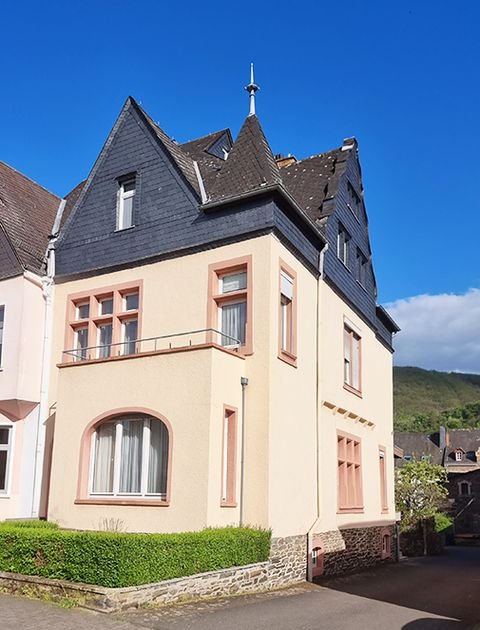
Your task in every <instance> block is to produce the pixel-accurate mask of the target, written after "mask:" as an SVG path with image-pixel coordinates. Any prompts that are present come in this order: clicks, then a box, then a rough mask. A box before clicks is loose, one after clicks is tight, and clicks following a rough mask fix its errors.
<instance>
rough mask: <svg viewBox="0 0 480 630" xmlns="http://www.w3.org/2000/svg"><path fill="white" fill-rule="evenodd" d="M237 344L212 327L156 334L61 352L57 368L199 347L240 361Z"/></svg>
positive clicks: (239, 344) (184, 350)
mask: <svg viewBox="0 0 480 630" xmlns="http://www.w3.org/2000/svg"><path fill="white" fill-rule="evenodd" d="M240 347H241V341H240V340H239V339H236V338H235V337H232V336H230V335H227V334H226V333H223V332H221V331H219V330H215V329H214V328H202V329H200V330H190V331H187V332H180V333H173V334H170V335H160V336H158V337H148V338H145V339H136V340H128V341H122V342H119V343H111V344H108V345H102V346H89V347H77V348H72V349H71V350H64V351H63V352H62V360H61V362H60V363H59V364H58V367H67V366H73V365H80V364H82V365H83V364H86V363H100V362H106V361H118V360H124V359H134V358H137V357H142V356H151V355H157V354H171V353H175V352H188V351H190V350H199V349H202V348H218V349H219V350H220V351H222V352H226V353H228V354H232V355H234V356H237V357H240V358H243V357H242V355H241V354H240V352H239V350H240Z"/></svg>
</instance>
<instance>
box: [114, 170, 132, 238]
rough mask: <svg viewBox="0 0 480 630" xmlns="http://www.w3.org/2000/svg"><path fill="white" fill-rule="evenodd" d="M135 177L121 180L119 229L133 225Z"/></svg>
mask: <svg viewBox="0 0 480 630" xmlns="http://www.w3.org/2000/svg"><path fill="white" fill-rule="evenodd" d="M135 190H136V184H135V177H134V176H133V177H129V178H128V179H125V180H123V181H121V182H120V184H119V190H118V203H117V230H125V229H126V228H129V227H132V226H133V200H134V198H135Z"/></svg>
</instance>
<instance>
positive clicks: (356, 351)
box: [343, 324, 361, 392]
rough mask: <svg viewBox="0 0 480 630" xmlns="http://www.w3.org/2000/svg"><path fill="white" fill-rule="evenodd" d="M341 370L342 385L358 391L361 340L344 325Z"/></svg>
mask: <svg viewBox="0 0 480 630" xmlns="http://www.w3.org/2000/svg"><path fill="white" fill-rule="evenodd" d="M343 337H344V342H343V347H344V351H343V352H344V353H343V369H344V374H343V378H344V383H345V385H347V386H348V387H350V388H352V389H355V390H356V391H358V392H359V391H360V389H361V371H360V343H361V338H360V335H358V334H357V333H356V332H355V331H353V330H352V329H351V328H349V326H347V325H346V324H345V326H344V330H343Z"/></svg>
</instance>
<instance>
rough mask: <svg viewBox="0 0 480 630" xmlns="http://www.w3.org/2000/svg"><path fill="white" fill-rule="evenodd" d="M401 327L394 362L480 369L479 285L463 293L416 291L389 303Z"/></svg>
mask: <svg viewBox="0 0 480 630" xmlns="http://www.w3.org/2000/svg"><path fill="white" fill-rule="evenodd" d="M385 308H386V309H387V310H388V312H389V313H390V315H391V316H392V317H393V319H394V320H395V321H396V322H397V323H398V325H399V326H400V327H401V329H402V331H401V332H400V333H398V334H397V335H396V336H395V341H394V347H395V355H394V361H395V365H413V366H417V367H423V368H426V369H431V370H442V371H447V372H473V373H480V289H469V290H468V291H467V292H466V293H464V294H461V295H455V294H447V293H445V294H441V295H417V296H415V297H411V298H406V299H401V300H396V301H395V302H391V303H390V304H386V305H385Z"/></svg>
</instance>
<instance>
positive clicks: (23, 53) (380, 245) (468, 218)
mask: <svg viewBox="0 0 480 630" xmlns="http://www.w3.org/2000/svg"><path fill="white" fill-rule="evenodd" d="M3 11H4V17H5V20H2V21H3V23H4V28H3V29H2V38H1V40H0V54H1V57H0V58H1V59H2V82H1V86H2V98H1V99H0V114H1V116H0V138H1V151H0V159H2V160H4V161H6V162H8V163H10V164H12V165H13V166H15V167H16V168H18V169H19V170H21V171H23V172H25V173H26V174H28V175H29V176H31V177H32V178H33V179H36V180H37V181H39V182H40V183H42V184H44V185H45V186H46V187H47V188H49V189H51V190H52V191H54V192H56V193H58V194H60V195H62V194H65V193H66V192H68V190H69V189H71V188H72V187H73V186H74V185H75V184H76V183H77V182H78V181H79V180H81V179H82V178H84V177H85V176H86V175H87V173H88V171H89V168H90V167H91V165H92V164H93V161H94V160H95V157H96V155H97V154H98V151H99V150H100V148H101V146H102V143H103V141H104V140H105V138H106V136H107V134H108V132H109V130H110V128H111V127H112V125H113V123H114V120H115V117H116V116H117V114H118V112H119V110H120V108H121V106H122V104H123V102H124V101H125V98H126V97H127V95H129V94H131V95H132V96H134V97H135V98H136V99H137V100H138V101H139V102H141V104H142V105H143V106H144V108H145V109H146V110H147V111H148V112H149V113H150V114H151V115H152V117H153V118H154V119H155V120H157V121H158V122H159V123H160V125H161V126H162V127H163V128H164V129H165V130H166V131H167V133H169V134H170V135H172V136H174V137H175V138H176V139H177V140H179V141H184V140H188V139H191V138H193V137H198V136H200V135H204V134H206V133H208V132H211V131H213V130H215V129H218V128H222V127H227V126H229V127H230V128H231V129H232V131H233V133H234V134H235V133H236V132H237V131H238V129H239V127H240V125H241V123H242V122H243V119H244V117H245V116H246V114H247V112H248V102H247V101H248V97H247V95H246V93H244V92H243V86H244V85H245V84H246V83H247V80H248V72H249V63H250V61H251V60H253V61H255V64H256V79H257V82H258V83H259V84H260V85H261V88H262V89H261V92H260V93H259V95H258V98H257V102H258V108H257V111H258V115H259V118H260V120H261V122H262V125H263V127H264V129H265V132H266V134H267V137H268V139H269V141H270V144H271V146H272V148H273V150H274V152H285V153H288V152H291V153H293V154H294V155H296V156H297V157H305V156H308V155H312V154H315V153H319V152H322V151H325V150H329V149H331V148H334V147H336V146H339V145H340V144H341V142H342V139H343V138H344V137H347V136H350V135H355V136H356V137H357V139H358V141H359V144H360V157H361V161H362V167H363V174H364V185H365V194H366V202H367V211H368V213H369V216H370V226H371V238H372V245H373V253H374V264H375V269H376V273H377V280H378V284H379V299H380V301H382V302H388V303H391V302H394V301H396V300H398V299H400V298H409V297H411V296H416V295H422V294H432V295H436V294H449V293H456V294H464V293H466V292H467V291H468V289H471V288H476V287H479V286H480V264H479V262H478V255H477V251H478V246H477V232H478V229H479V227H480V218H479V217H480V208H479V204H480V202H479V199H480V196H479V194H478V184H477V182H478V157H477V156H478V152H479V148H478V147H479V143H480V128H479V123H478V116H479V100H480V86H479V81H478V67H479V62H480V54H479V48H480V44H479V37H478V24H479V22H480V4H479V3H478V2H475V0H463V1H462V2H458V3H456V4H454V3H452V2H446V1H444V0H437V1H435V2H434V1H423V0H417V1H416V2H414V1H410V0H407V1H404V2H395V3H394V2H385V1H384V0H383V1H381V2H380V1H376V0H375V1H367V2H365V1H363V2H360V1H354V0H344V1H343V2H341V3H340V2H337V3H332V2H329V3H321V2H298V3H293V2H291V0H290V1H289V2H282V1H278V2H258V3H256V4H252V3H227V2H224V1H223V2H201V3H200V2H198V1H197V2H191V1H190V0H187V1H186V2H185V1H184V2H182V3H172V2H168V3H167V2H161V1H153V0H137V1H136V2H126V1H122V0H117V1H115V2H114V1H113V0H101V1H98V0H97V1H95V2H92V1H91V0H84V1H83V2H81V3H80V2H58V1H57V0H50V1H49V2H48V3H44V2H32V1H29V2H26V1H22V0H17V1H16V2H15V3H13V2H10V3H8V4H7V5H6V6H5V7H4V9H3ZM7 25H8V26H7ZM479 370H480V363H479Z"/></svg>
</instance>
